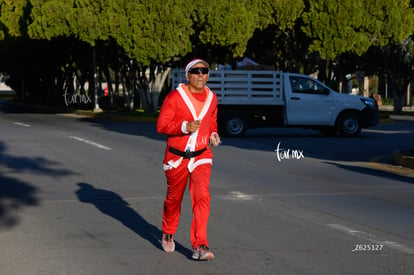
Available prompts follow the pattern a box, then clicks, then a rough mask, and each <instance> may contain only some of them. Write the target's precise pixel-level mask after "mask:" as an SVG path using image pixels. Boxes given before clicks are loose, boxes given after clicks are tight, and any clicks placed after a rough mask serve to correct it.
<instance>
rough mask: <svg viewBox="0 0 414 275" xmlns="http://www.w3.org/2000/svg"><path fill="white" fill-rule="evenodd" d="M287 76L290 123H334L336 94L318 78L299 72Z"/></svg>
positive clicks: (288, 122) (286, 86) (288, 118)
mask: <svg viewBox="0 0 414 275" xmlns="http://www.w3.org/2000/svg"><path fill="white" fill-rule="evenodd" d="M287 78H288V79H286V78H285V84H286V85H285V96H286V119H287V124H288V125H332V123H333V122H331V120H332V115H333V109H334V106H335V99H334V98H335V96H334V95H332V94H331V93H332V91H331V90H330V89H329V88H327V87H326V86H324V85H322V83H320V82H318V81H317V80H316V79H314V78H311V77H308V76H305V75H299V74H292V75H289V76H288V77H287Z"/></svg>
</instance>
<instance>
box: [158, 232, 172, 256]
mask: <svg viewBox="0 0 414 275" xmlns="http://www.w3.org/2000/svg"><path fill="white" fill-rule="evenodd" d="M161 246H162V249H164V251H165V252H174V250H175V242H174V238H173V235H171V234H162V242H161Z"/></svg>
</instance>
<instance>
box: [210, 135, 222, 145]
mask: <svg viewBox="0 0 414 275" xmlns="http://www.w3.org/2000/svg"><path fill="white" fill-rule="evenodd" d="M220 143H221V141H220V137H219V135H218V134H217V133H216V132H214V133H212V134H211V136H210V144H211V145H213V146H214V147H217V146H219V144H220Z"/></svg>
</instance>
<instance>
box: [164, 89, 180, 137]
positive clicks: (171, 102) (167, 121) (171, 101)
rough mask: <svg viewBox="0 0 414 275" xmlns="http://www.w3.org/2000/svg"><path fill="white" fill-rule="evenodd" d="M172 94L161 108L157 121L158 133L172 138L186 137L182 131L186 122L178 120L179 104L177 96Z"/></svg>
mask: <svg viewBox="0 0 414 275" xmlns="http://www.w3.org/2000/svg"><path fill="white" fill-rule="evenodd" d="M174 92H175V91H173V92H171V93H170V94H169V95H167V97H166V98H165V100H164V103H163V104H162V106H161V111H160V115H159V117H158V120H157V132H158V133H160V134H167V135H171V136H176V135H184V133H183V132H182V131H181V125H182V123H183V121H184V120H182V119H177V117H180V116H177V112H178V111H179V110H178V109H177V108H178V104H177V96H176V95H174Z"/></svg>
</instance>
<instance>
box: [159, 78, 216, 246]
mask: <svg viewBox="0 0 414 275" xmlns="http://www.w3.org/2000/svg"><path fill="white" fill-rule="evenodd" d="M195 96H197V97H195ZM200 98H202V99H203V100H202V101H200ZM195 120H200V121H201V125H200V128H199V129H198V130H197V131H196V132H193V133H186V128H185V126H186V123H187V122H189V121H195ZM157 131H158V132H159V133H162V134H166V135H167V147H166V150H165V157H164V171H165V175H166V178H167V186H168V189H167V195H166V198H165V201H164V211H163V223H162V230H163V232H164V233H165V234H172V235H174V234H175V233H176V230H177V227H178V223H179V218H180V211H181V203H182V199H183V195H184V191H185V188H186V186H187V183H188V181H189V189H190V194H191V202H192V210H193V221H192V224H191V243H192V246H193V248H196V247H198V246H199V245H202V244H204V245H207V246H208V241H207V223H208V217H209V214H210V199H211V196H210V192H209V183H210V174H211V165H212V158H213V154H212V152H211V149H210V147H209V141H210V136H211V135H212V133H216V132H217V98H216V95H215V94H214V93H213V92H212V91H211V90H210V89H209V88H207V87H204V91H203V93H202V94H201V95H194V96H193V95H192V94H191V93H190V92H189V91H188V90H187V88H186V86H185V85H184V84H180V85H179V86H178V87H177V89H175V90H174V91H172V92H171V93H169V94H168V95H167V97H166V99H165V101H164V103H163V105H162V107H161V112H160V115H159V118H158V121H157ZM171 148H173V151H174V150H178V151H181V152H182V153H183V152H185V151H190V152H198V154H199V155H197V156H194V157H189V156H183V155H181V156H180V155H177V154H176V152H175V153H173V152H171V151H172V149H171ZM203 150H204V151H203Z"/></svg>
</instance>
